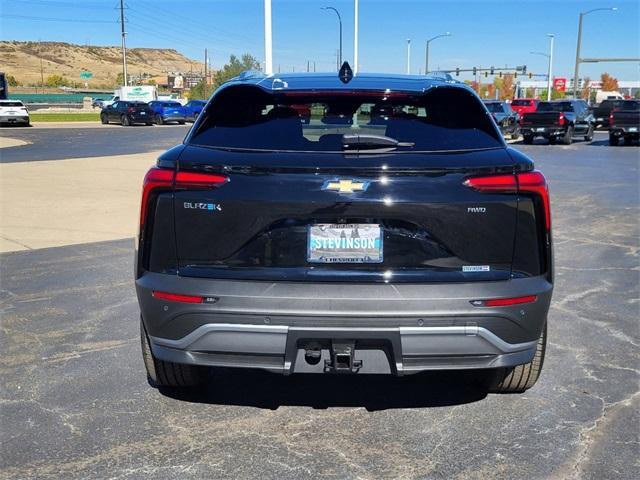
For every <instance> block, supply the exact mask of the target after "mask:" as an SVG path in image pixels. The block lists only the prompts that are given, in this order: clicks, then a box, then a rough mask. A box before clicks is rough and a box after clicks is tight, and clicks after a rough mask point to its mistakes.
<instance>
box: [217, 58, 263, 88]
mask: <svg viewBox="0 0 640 480" xmlns="http://www.w3.org/2000/svg"><path fill="white" fill-rule="evenodd" d="M259 69H260V62H258V60H256V59H255V57H253V56H252V55H250V54H248V53H245V54H244V55H242V57H240V58H238V57H236V56H235V55H231V57H229V63H227V64H226V65H225V66H224V67H222V68H221V69H220V70H218V71H217V72H216V73H215V74H214V76H213V84H214V85H215V86H216V87H219V86H220V85H222V84H223V83H224V82H226V81H228V80H231V79H232V78H233V77H237V76H238V75H240V74H241V73H242V72H244V71H245V70H259Z"/></svg>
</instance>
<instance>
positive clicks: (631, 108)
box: [620, 100, 640, 112]
mask: <svg viewBox="0 0 640 480" xmlns="http://www.w3.org/2000/svg"><path fill="white" fill-rule="evenodd" d="M620 110H622V111H625V112H637V111H639V110H640V102H634V101H633V100H632V101H630V102H629V101H627V102H622V103H621V104H620Z"/></svg>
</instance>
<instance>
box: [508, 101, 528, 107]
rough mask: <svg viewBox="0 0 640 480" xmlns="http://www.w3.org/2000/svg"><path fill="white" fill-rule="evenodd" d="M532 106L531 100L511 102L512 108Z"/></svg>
mask: <svg viewBox="0 0 640 480" xmlns="http://www.w3.org/2000/svg"><path fill="white" fill-rule="evenodd" d="M532 104H533V102H532V101H531V100H514V101H512V102H511V105H513V106H514V107H530V106H531V105H532Z"/></svg>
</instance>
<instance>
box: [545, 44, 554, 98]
mask: <svg viewBox="0 0 640 480" xmlns="http://www.w3.org/2000/svg"><path fill="white" fill-rule="evenodd" d="M547 37H549V39H550V41H551V43H550V45H549V67H548V68H547V102H549V101H550V100H551V76H552V75H553V39H554V38H555V37H554V35H553V34H552V33H547Z"/></svg>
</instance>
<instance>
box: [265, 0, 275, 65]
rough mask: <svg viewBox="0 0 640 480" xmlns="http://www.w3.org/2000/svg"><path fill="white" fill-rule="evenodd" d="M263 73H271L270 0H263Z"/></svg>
mask: <svg viewBox="0 0 640 480" xmlns="http://www.w3.org/2000/svg"><path fill="white" fill-rule="evenodd" d="M264 73H266V74H267V75H271V74H272V73H273V38H272V34H271V0H264Z"/></svg>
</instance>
